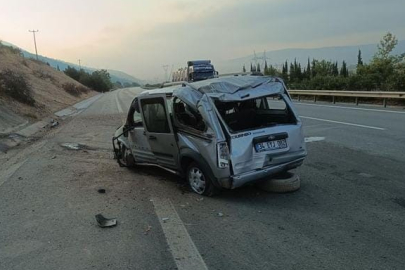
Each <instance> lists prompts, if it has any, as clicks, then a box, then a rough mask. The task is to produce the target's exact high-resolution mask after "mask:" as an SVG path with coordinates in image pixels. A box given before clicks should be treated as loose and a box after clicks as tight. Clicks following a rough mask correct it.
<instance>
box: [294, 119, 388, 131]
mask: <svg viewBox="0 0 405 270" xmlns="http://www.w3.org/2000/svg"><path fill="white" fill-rule="evenodd" d="M300 118H304V119H311V120H317V121H323V122H329V123H336V124H341V125H347V126H354V127H362V128H369V129H376V130H385V128H380V127H373V126H366V125H359V124H354V123H347V122H340V121H334V120H328V119H322V118H315V117H308V116H300Z"/></svg>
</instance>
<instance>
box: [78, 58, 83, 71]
mask: <svg viewBox="0 0 405 270" xmlns="http://www.w3.org/2000/svg"><path fill="white" fill-rule="evenodd" d="M79 67H80V70H82V64H81V63H80V59H79Z"/></svg>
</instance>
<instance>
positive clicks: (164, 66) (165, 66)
mask: <svg viewBox="0 0 405 270" xmlns="http://www.w3.org/2000/svg"><path fill="white" fill-rule="evenodd" d="M162 67H163V69H164V71H165V82H167V69H168V68H169V65H163V66H162Z"/></svg>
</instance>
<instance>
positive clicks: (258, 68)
mask: <svg viewBox="0 0 405 270" xmlns="http://www.w3.org/2000/svg"><path fill="white" fill-rule="evenodd" d="M256 70H257V72H260V64H259V63H257V69H256Z"/></svg>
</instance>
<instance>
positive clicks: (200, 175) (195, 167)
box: [186, 161, 219, 197]
mask: <svg viewBox="0 0 405 270" xmlns="http://www.w3.org/2000/svg"><path fill="white" fill-rule="evenodd" d="M186 179H187V182H188V185H189V186H190V189H191V190H192V191H193V192H195V193H197V194H199V195H202V196H207V197H212V196H214V195H216V194H218V193H219V189H218V188H217V187H216V186H214V184H213V183H212V180H211V178H210V177H209V176H208V174H207V173H206V172H205V171H204V170H203V169H202V168H201V166H200V165H199V164H198V163H196V162H194V161H193V162H191V163H190V165H188V167H187V170H186ZM201 180H203V181H204V182H205V185H204V188H203V189H202V188H201V189H199V188H198V186H199V185H198V184H199V183H201Z"/></svg>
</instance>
